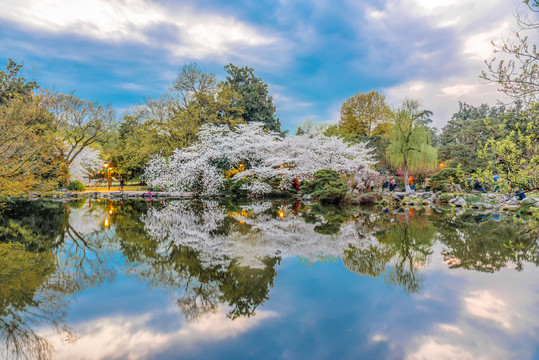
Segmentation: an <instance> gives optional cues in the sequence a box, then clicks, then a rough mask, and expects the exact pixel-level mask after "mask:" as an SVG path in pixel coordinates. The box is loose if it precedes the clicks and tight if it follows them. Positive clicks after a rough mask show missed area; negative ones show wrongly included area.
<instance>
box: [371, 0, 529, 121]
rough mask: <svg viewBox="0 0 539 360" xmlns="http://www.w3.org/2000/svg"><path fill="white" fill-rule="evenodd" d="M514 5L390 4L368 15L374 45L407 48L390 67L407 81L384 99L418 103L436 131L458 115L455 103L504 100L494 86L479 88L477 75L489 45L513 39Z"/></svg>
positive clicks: (449, 0) (457, 1)
mask: <svg viewBox="0 0 539 360" xmlns="http://www.w3.org/2000/svg"><path fill="white" fill-rule="evenodd" d="M519 4H520V2H519V1H517V0H515V1H506V0H496V1H490V0H479V1H468V0H404V1H402V2H396V1H392V0H389V1H388V2H387V3H386V6H385V7H384V8H383V9H382V10H379V11H380V12H383V13H384V16H373V14H372V11H371V12H368V13H367V15H368V16H367V20H366V21H367V24H368V26H369V27H373V28H376V29H380V30H381V31H382V33H381V35H379V38H378V40H379V41H382V42H385V43H387V44H395V45H393V48H395V49H396V51H397V50H398V51H401V52H402V51H403V50H402V48H401V46H402V45H401V44H408V45H407V46H408V48H409V51H408V53H406V52H405V54H404V55H402V56H403V58H402V59H401V61H400V63H398V64H397V65H395V63H391V65H390V66H391V67H394V66H397V68H396V70H395V71H397V72H398V71H399V69H400V71H401V72H407V74H406V75H407V79H406V80H405V81H403V82H401V83H399V84H397V85H395V86H391V87H388V88H386V89H384V91H385V92H386V94H387V95H388V100H389V101H390V102H392V103H393V105H398V104H399V103H400V102H401V101H402V100H403V99H404V98H405V97H413V98H421V99H422V100H423V104H424V107H425V108H426V109H429V110H431V111H433V112H434V115H433V120H434V125H435V126H437V127H439V128H441V127H443V125H445V123H447V121H448V120H449V119H450V118H451V115H452V114H453V113H455V112H456V111H457V110H458V102H459V101H464V102H467V103H470V104H472V105H476V106H477V105H480V104H482V103H487V104H490V105H495V104H496V102H497V100H498V99H500V100H502V101H503V100H507V99H503V98H502V96H501V93H500V92H498V91H497V90H496V89H497V86H496V85H486V84H484V82H482V81H481V80H480V79H479V76H480V74H481V71H482V70H486V65H485V64H484V60H485V59H488V58H489V57H490V56H492V54H493V52H492V50H493V48H492V45H491V41H495V42H496V41H499V40H500V39H501V38H502V37H509V36H510V35H511V34H512V33H511V30H512V24H515V19H514V16H513V14H514V13H515V12H516V10H517V7H518V5H519ZM395 19H398V20H397V21H395ZM415 28H420V29H423V31H414V30H413V29H415ZM388 34H389V35H390V36H389V35H388ZM375 44H376V43H375ZM399 66H400V68H399ZM391 67H390V68H388V71H392V70H393V69H392V68H391ZM410 73H411V74H410Z"/></svg>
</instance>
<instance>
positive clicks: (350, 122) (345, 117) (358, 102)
mask: <svg viewBox="0 0 539 360" xmlns="http://www.w3.org/2000/svg"><path fill="white" fill-rule="evenodd" d="M387 110H388V106H387V104H386V97H385V95H383V94H380V93H379V92H378V91H369V92H368V93H359V92H358V93H357V94H355V95H354V96H351V97H349V98H348V99H346V100H345V101H344V103H343V104H342V106H341V118H340V121H339V128H341V129H342V130H343V131H344V132H346V133H348V134H354V135H360V136H373V135H380V133H382V132H384V130H386V129H384V123H385V122H384V118H385V115H386V114H387Z"/></svg>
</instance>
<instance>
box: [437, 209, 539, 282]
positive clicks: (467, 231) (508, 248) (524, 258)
mask: <svg viewBox="0 0 539 360" xmlns="http://www.w3.org/2000/svg"><path fill="white" fill-rule="evenodd" d="M433 221H434V222H435V224H436V226H437V227H438V229H439V239H440V241H441V242H442V243H443V244H444V245H445V246H447V248H446V249H444V250H443V251H442V254H443V256H444V260H445V262H446V263H448V264H449V267H450V268H463V269H468V270H476V271H482V272H490V273H492V272H495V271H498V270H500V269H501V268H504V267H506V266H507V264H508V263H514V264H515V265H516V269H517V270H519V271H520V270H522V269H523V267H524V263H525V262H532V263H534V264H536V265H539V246H538V243H537V235H536V234H534V233H532V232H530V231H529V228H528V227H527V226H526V224H525V223H524V222H523V221H522V220H518V221H516V220H515V219H514V218H513V217H510V216H503V215H500V214H487V215H473V214H463V215H460V216H453V217H448V216H438V217H434V218H433Z"/></svg>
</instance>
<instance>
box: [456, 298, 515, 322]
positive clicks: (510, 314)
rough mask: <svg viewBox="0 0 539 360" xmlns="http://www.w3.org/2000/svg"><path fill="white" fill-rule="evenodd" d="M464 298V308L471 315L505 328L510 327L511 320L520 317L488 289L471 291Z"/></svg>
mask: <svg viewBox="0 0 539 360" xmlns="http://www.w3.org/2000/svg"><path fill="white" fill-rule="evenodd" d="M470 295H471V296H470V297H466V298H464V306H465V308H466V310H467V311H468V312H469V313H470V314H471V315H473V316H477V317H480V318H483V319H487V320H491V321H494V322H496V323H498V324H500V325H501V326H502V327H504V328H506V329H512V328H513V326H512V324H511V323H512V321H513V320H516V318H520V315H519V314H518V313H515V310H512V309H511V308H510V307H509V305H508V304H507V303H505V302H504V301H502V300H500V299H499V298H496V297H494V296H493V295H492V294H491V293H490V292H489V291H488V290H482V291H473V292H471V293H470Z"/></svg>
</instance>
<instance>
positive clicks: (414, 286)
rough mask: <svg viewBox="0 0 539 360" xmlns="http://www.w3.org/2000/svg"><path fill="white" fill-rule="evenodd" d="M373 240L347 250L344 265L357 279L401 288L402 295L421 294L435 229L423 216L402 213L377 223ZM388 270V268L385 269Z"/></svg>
mask: <svg viewBox="0 0 539 360" xmlns="http://www.w3.org/2000/svg"><path fill="white" fill-rule="evenodd" d="M378 227H379V228H380V229H381V230H379V231H377V232H376V233H375V234H374V236H375V238H376V242H373V241H368V242H367V243H365V244H364V245H363V246H352V245H351V246H349V248H348V249H346V250H345V252H344V256H343V263H344V265H345V266H346V267H347V268H349V269H350V270H351V271H353V272H355V273H356V274H358V275H369V276H372V277H378V276H380V275H382V274H385V277H384V279H385V281H386V282H388V283H389V284H393V285H397V286H400V287H402V288H403V289H404V290H405V291H406V292H409V293H417V292H420V291H421V284H422V283H423V282H424V275H423V273H422V272H421V270H423V269H425V268H426V266H427V263H428V260H429V255H430V254H432V251H431V247H432V244H433V242H434V239H435V236H436V228H435V227H434V226H432V224H431V223H430V222H429V221H428V219H427V218H426V217H424V216H415V215H413V214H409V213H406V214H405V215H399V216H390V215H388V216H386V217H385V218H382V219H380V221H379V222H378ZM388 266H390V267H389V268H388Z"/></svg>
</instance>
